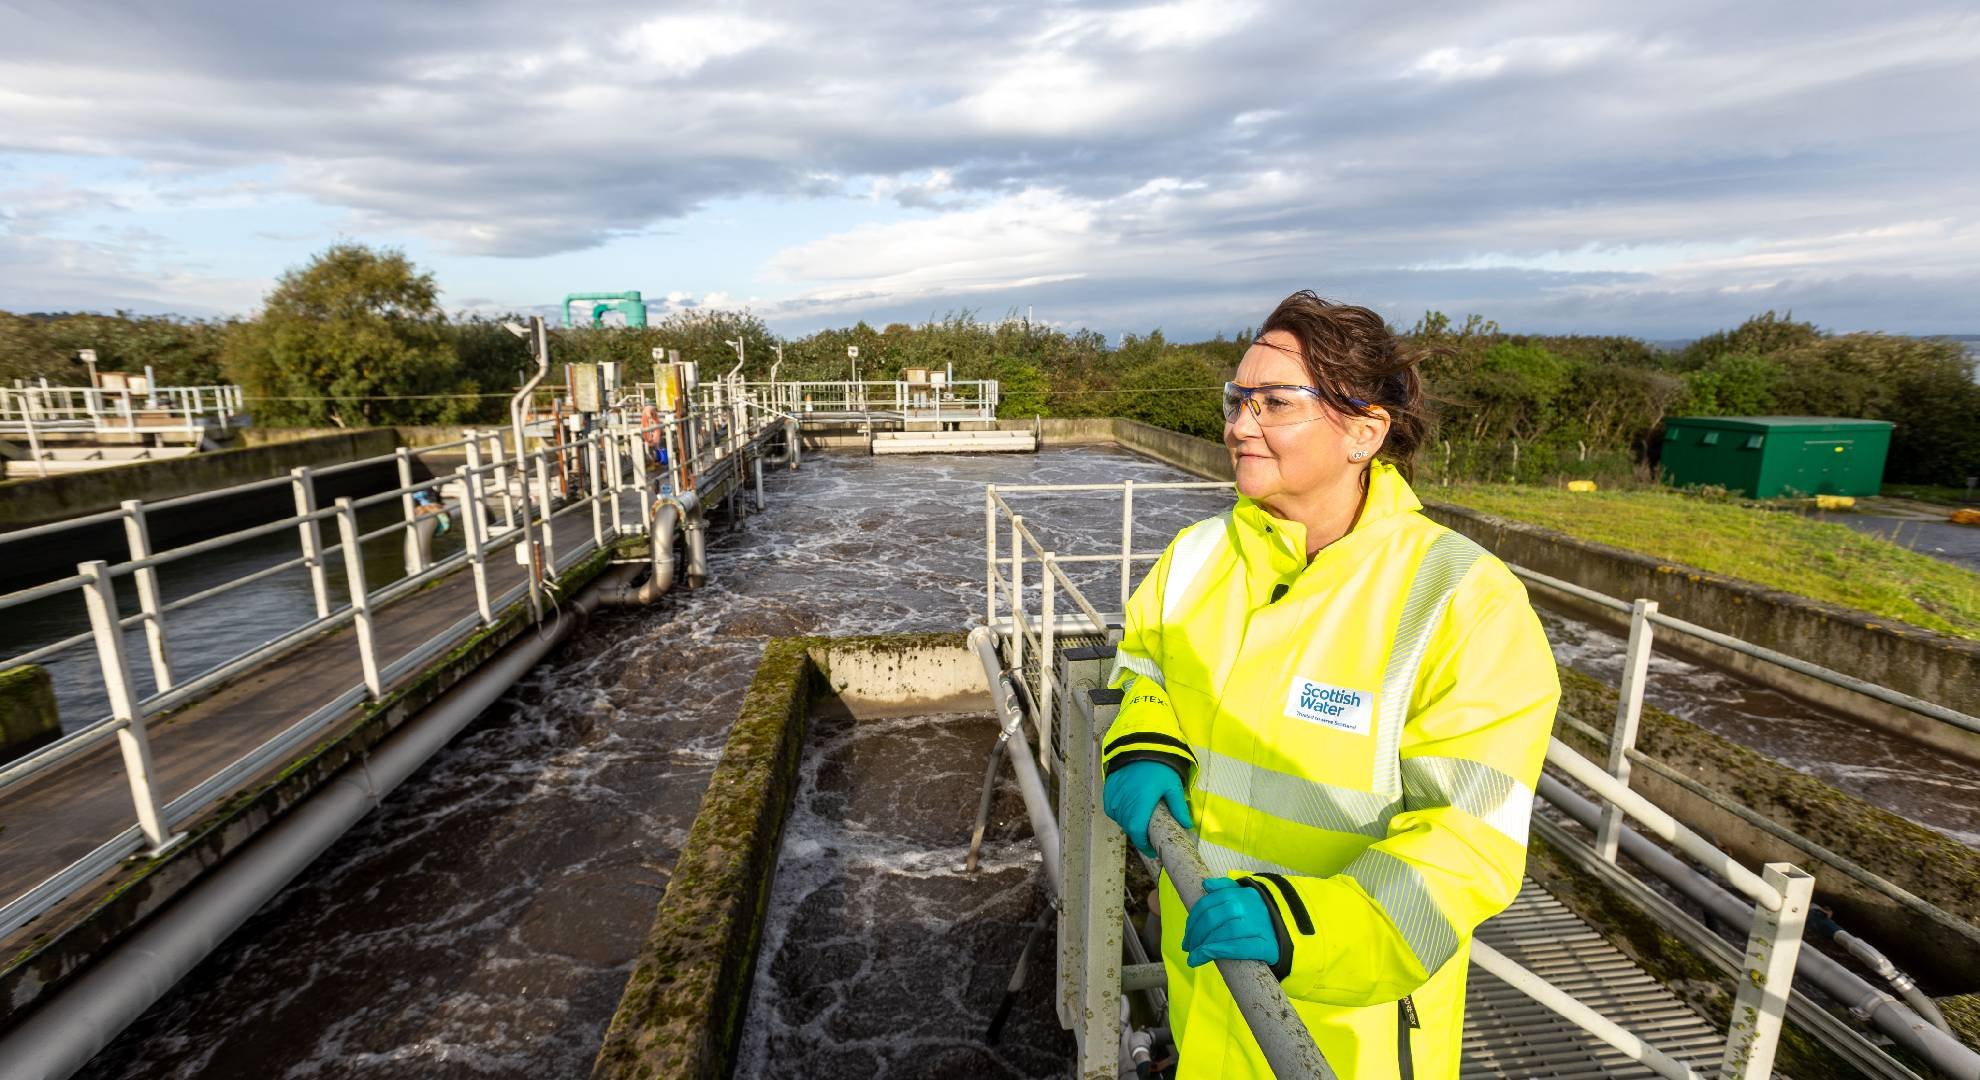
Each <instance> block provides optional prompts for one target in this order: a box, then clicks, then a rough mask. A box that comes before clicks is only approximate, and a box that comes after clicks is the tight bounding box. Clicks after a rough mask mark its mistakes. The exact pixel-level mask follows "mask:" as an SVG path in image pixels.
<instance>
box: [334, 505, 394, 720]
mask: <svg viewBox="0 0 1980 1080" xmlns="http://www.w3.org/2000/svg"><path fill="white" fill-rule="evenodd" d="M359 535H361V534H360V533H359V532H358V520H357V507H355V506H353V505H352V504H351V500H350V499H348V498H342V499H338V500H337V537H338V539H339V540H340V541H341V542H342V543H343V545H344V578H345V580H347V581H348V582H349V583H350V587H351V620H352V623H353V625H355V626H356V627H357V644H358V663H359V664H361V665H363V667H364V688H365V689H366V690H368V691H370V693H371V700H373V701H377V700H379V699H381V698H383V697H384V696H385V686H384V684H383V683H382V682H380V681H379V678H378V647H377V645H376V644H375V643H374V642H373V640H372V629H371V595H370V593H369V592H368V591H367V590H366V588H365V584H364V542H363V541H362V540H360V539H358V537H359Z"/></svg>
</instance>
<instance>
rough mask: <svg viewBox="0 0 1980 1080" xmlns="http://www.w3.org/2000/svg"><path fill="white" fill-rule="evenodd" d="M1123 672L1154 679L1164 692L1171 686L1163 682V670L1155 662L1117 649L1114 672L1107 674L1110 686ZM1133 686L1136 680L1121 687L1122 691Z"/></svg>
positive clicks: (1129, 681)
mask: <svg viewBox="0 0 1980 1080" xmlns="http://www.w3.org/2000/svg"><path fill="white" fill-rule="evenodd" d="M1123 671H1125V672H1128V673H1129V674H1131V675H1135V676H1139V677H1141V678H1145V679H1152V680H1153V681H1154V683H1155V685H1156V686H1159V687H1161V688H1162V689H1164V690H1166V689H1168V688H1169V684H1168V683H1166V682H1163V681H1162V669H1161V667H1159V666H1158V665H1157V664H1156V663H1155V661H1153V660H1150V659H1149V658H1148V657H1146V656H1137V655H1135V654H1134V653H1131V652H1129V651H1127V650H1126V649H1119V648H1117V649H1115V650H1114V670H1113V671H1110V672H1108V673H1107V683H1108V685H1110V686H1111V685H1113V682H1114V680H1115V679H1117V678H1119V677H1120V674H1121V672H1123ZM1133 685H1134V680H1132V679H1130V680H1128V681H1127V682H1126V683H1124V684H1123V685H1122V686H1121V689H1122V690H1126V689H1129V688H1130V687H1132V686H1133Z"/></svg>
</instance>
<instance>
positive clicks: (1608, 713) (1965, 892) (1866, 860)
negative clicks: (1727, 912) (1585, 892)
mask: <svg viewBox="0 0 1980 1080" xmlns="http://www.w3.org/2000/svg"><path fill="white" fill-rule="evenodd" d="M1560 676H1561V704H1560V715H1561V716H1562V717H1572V718H1576V719H1579V720H1581V721H1582V722H1583V723H1584V724H1589V725H1590V726H1592V727H1595V728H1597V729H1598V730H1599V729H1603V728H1606V727H1607V726H1608V723H1609V718H1610V717H1613V716H1615V714H1616V691H1615V689H1614V688H1613V687H1611V686H1609V685H1607V684H1606V683H1603V682H1601V681H1599V680H1597V679H1593V678H1590V677H1588V676H1587V675H1583V674H1582V673H1580V672H1578V671H1574V670H1571V669H1569V668H1566V667H1562V668H1561V669H1560ZM1554 734H1555V735H1556V736H1557V737H1558V738H1560V740H1561V741H1562V742H1565V743H1566V744H1568V746H1570V747H1572V748H1573V749H1574V750H1576V751H1578V752H1579V753H1581V754H1582V755H1584V756H1586V757H1588V758H1589V759H1590V760H1593V761H1606V760H1607V759H1608V746H1607V742H1606V740H1603V741H1600V742H1598V741H1597V740H1595V739H1592V738H1590V737H1588V736H1586V735H1584V734H1582V733H1580V732H1578V731H1576V730H1574V729H1573V728H1570V727H1568V726H1567V725H1565V724H1562V723H1558V722H1557V723H1556V726H1555V730H1554ZM1636 747H1637V749H1638V750H1640V751H1642V752H1643V753H1645V754H1647V755H1649V756H1650V757H1653V758H1656V759H1658V760H1659V761H1661V762H1663V763H1664V764H1666V765H1668V766H1670V767H1672V768H1673V769H1675V770H1677V771H1678V772H1680V773H1683V774H1684V775H1686V776H1689V777H1690V778H1692V779H1693V780H1695V781H1697V782H1698V783H1700V784H1702V785H1704V786H1705V787H1707V788H1709V789H1711V790H1713V791H1717V792H1720V793H1722V794H1724V795H1726V796H1728V797H1730V798H1731V799H1733V800H1735V801H1737V802H1739V803H1742V804H1744V805H1745V806H1747V807H1748V808H1750V809H1752V810H1754V811H1756V812H1758V813H1759V814H1760V815H1761V816H1763V817H1765V818H1768V819H1769V820H1772V821H1774V822H1775V823H1777V824H1779V825H1781V826H1783V827H1785V828H1786V829H1788V830H1789V831H1791V832H1794V833H1796V834H1799V835H1801V836H1805V837H1807V838H1808V839H1809V840H1811V841H1813V842H1815V843H1816V844H1819V845H1821V846H1823V847H1826V848H1828V849H1829V850H1830V851H1832V852H1834V853H1836V854H1837V855H1840V856H1842V857H1843V858H1844V859H1848V860H1850V861H1852V862H1855V863H1856V864H1857V865H1859V866H1862V867H1864V868H1865V869H1867V870H1869V871H1871V872H1872V873H1875V874H1877V875H1879V876H1881V877H1883V878H1885V879H1886V880H1888V881H1891V882H1893V883H1895V884H1897V885H1899V886H1901V887H1903V888H1904V889H1906V890H1908V891H1910V892H1911V893H1913V894H1914V895H1916V896H1919V897H1921V898H1922V899H1924V900H1926V901H1928V902H1930V903H1931V904H1933V905H1934V906H1936V907H1938V908H1940V909H1942V910H1944V911H1946V912H1948V913H1949V914H1951V915H1952V916H1954V917H1955V918H1958V919H1961V920H1964V921H1965V922H1967V923H1968V924H1969V925H1973V926H1976V927H1980V852H1976V851H1974V850H1973V849H1971V848H1968V847H1966V846H1965V845H1963V844H1960V843H1958V842H1957V841H1954V840H1952V839H1950V838H1949V837H1946V836H1944V835H1943V834H1941V833H1938V832H1935V831H1934V830H1932V829H1928V828H1926V827H1924V826H1923V825H1919V824H1916V823H1915V822H1912V821H1908V820H1906V819H1904V818H1902V817H1899V816H1898V815H1896V814H1893V813H1891V812H1890V811H1888V810H1884V809H1882V808H1881V807H1877V806H1873V805H1871V804H1870V803H1867V802H1865V801H1863V800H1862V799H1859V798H1857V797H1856V796H1854V795H1851V794H1849V793H1847V792H1845V791H1841V790H1838V789H1837V788H1834V787H1832V786H1830V785H1829V784H1826V783H1824V782H1823V781H1821V780H1819V779H1817V778H1815V777H1813V776H1809V775H1808V774H1806V773H1802V772H1797V771H1796V770H1794V769H1791V768H1789V767H1787V766H1785V765H1782V764H1780V763H1779V762H1776V761H1774V760H1772V759H1770V758H1768V757H1766V756H1765V755H1762V754H1759V753H1756V752H1755V751H1752V750H1749V749H1747V748H1746V747H1744V746H1740V745H1739V744H1738V743H1735V742H1732V741H1731V740H1729V739H1725V738H1723V737H1721V736H1718V735H1715V734H1713V733H1712V732H1709V731H1706V730H1705V729H1704V728H1701V727H1699V726H1698V725H1696V724H1693V723H1691V722H1690V721H1687V720H1682V719H1679V718H1678V717H1676V716H1673V715H1671V714H1670V713H1667V712H1664V711H1663V710H1661V709H1657V708H1655V707H1652V706H1649V705H1645V706H1644V707H1643V717H1642V721H1641V724H1640V727H1639V728H1638V732H1637V739H1636ZM1630 786H1631V787H1632V788H1635V789H1636V790H1638V791H1640V792H1642V793H1643V794H1644V795H1645V796H1646V797H1648V798H1649V799H1650V800H1651V801H1652V802H1655V803H1657V804H1658V805H1659V806H1662V807H1664V808H1666V809H1668V810H1670V811H1671V812H1672V813H1673V814H1675V815H1676V816H1677V817H1678V819H1679V820H1681V821H1683V822H1685V823H1686V824H1687V825H1690V826H1691V827H1692V828H1694V829H1697V830H1698V831H1699V832H1701V833H1704V834H1706V835H1707V836H1708V837H1710V838H1711V839H1712V840H1713V841H1714V842H1715V843H1717V844H1718V845H1719V846H1720V847H1721V848H1722V849H1724V850H1725V851H1727V852H1728V853H1729V854H1731V855H1732V856H1733V857H1734V858H1737V859H1738V860H1739V861H1740V862H1742V863H1745V864H1747V865H1749V866H1757V865H1759V864H1761V863H1765V862H1793V863H1795V864H1797V865H1799V866H1801V867H1802V869H1804V870H1807V871H1808V872H1810V873H1812V874H1814V875H1815V895H1816V899H1817V901H1818V902H1819V903H1822V904H1824V905H1825V906H1828V907H1832V908H1834V909H1835V911H1836V918H1837V921H1839V922H1841V923H1842V924H1843V925H1844V926H1845V927H1848V928H1849V929H1851V930H1853V931H1856V932H1858V933H1861V934H1863V936H1864V937H1865V938H1867V939H1869V940H1871V941H1874V942H1876V943H1877V946H1878V948H1880V949H1882V950H1884V951H1885V952H1886V953H1888V954H1890V955H1891V957H1892V958H1893V959H1895V960H1897V961H1898V963H1899V966H1901V967H1904V968H1906V970H1908V971H1909V972H1910V973H1911V974H1912V975H1913V976H1914V977H1917V978H1919V979H1920V980H1921V981H1922V982H1924V983H1925V984H1926V985H1928V986H1936V987H1938V988H1939V989H1941V990H1942V991H1945V992H1964V991H1971V990H1975V989H1980V948H1976V947H1975V946H1974V945H1973V943H1972V941H1971V939H1970V938H1960V937H1956V936H1954V935H1952V934H1947V933H1934V932H1927V928H1926V927H1924V926H1922V925H1921V923H1920V920H1919V917H1918V916H1917V915H1916V914H1913V913H1912V912H1911V911H1910V910H1909V909H1906V908H1903V907H1900V906H1898V905H1897V904H1896V902H1895V901H1892V900H1890V899H1889V898H1887V897H1885V896H1883V894H1881V893H1878V892H1875V891H1872V890H1871V889H1869V888H1868V887H1866V886H1864V885H1861V884H1859V883H1858V882H1856V881H1855V880H1854V879H1852V878H1850V877H1848V876H1847V875H1846V874H1845V873H1844V872H1843V871H1841V870H1838V869H1835V868H1834V867H1830V866H1827V865H1825V864H1824V863H1823V862H1822V860H1820V859H1819V858H1817V857H1816V856H1814V855H1813V854H1812V853H1810V852H1807V851H1804V850H1802V849H1801V848H1798V847H1795V846H1792V845H1790V844H1788V843H1787V842H1785V841H1782V840H1778V839H1775V838H1773V837H1771V836H1768V835H1767V834H1765V833H1762V832H1760V831H1759V830H1758V829H1755V828H1754V827H1752V826H1750V825H1748V824H1746V823H1745V822H1743V821H1741V820H1740V819H1739V818H1737V817H1735V816H1734V815H1732V814H1730V813H1728V812H1727V811H1725V810H1722V809H1720V808H1718V807H1716V806H1713V805H1712V804H1710V803H1708V802H1706V801H1705V800H1703V799H1700V798H1698V797H1697V796H1694V795H1692V794H1691V793H1689V792H1687V791H1685V790H1684V789H1682V788H1680V787H1678V786H1677V785H1675V784H1673V783H1671V782H1670V781H1668V780H1665V779H1664V778H1662V777H1659V776H1657V775H1656V774H1655V773H1653V772H1651V771H1650V770H1649V769H1647V768H1643V767H1640V766H1639V767H1638V768H1636V769H1634V770H1633V771H1632V772H1631V774H1630Z"/></svg>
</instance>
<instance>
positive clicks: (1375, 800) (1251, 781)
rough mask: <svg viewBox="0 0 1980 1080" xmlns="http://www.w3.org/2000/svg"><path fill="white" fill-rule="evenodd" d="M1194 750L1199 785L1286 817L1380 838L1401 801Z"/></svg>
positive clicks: (1202, 748)
mask: <svg viewBox="0 0 1980 1080" xmlns="http://www.w3.org/2000/svg"><path fill="white" fill-rule="evenodd" d="M1189 752H1190V753H1191V754H1194V755H1195V756H1196V765H1197V769H1196V786H1197V787H1198V788H1201V789H1202V790H1204V791H1207V792H1209V793H1210V794H1212V795H1215V796H1217V797H1218V798H1221V799H1229V800H1230V801H1232V802H1235V803H1239V804H1241V805H1243V806H1245V807H1246V808H1248V809H1250V810H1251V811H1253V812H1254V813H1259V814H1268V815H1270V816H1272V817H1275V818H1278V819H1280V820H1282V821H1290V822H1295V823H1297V824H1300V825H1308V826H1311V827H1313V828H1316V829H1326V830H1328V831H1330V832H1344V833H1356V834H1359V835H1361V836H1370V837H1374V838H1375V839H1377V840H1380V839H1382V838H1383V837H1385V836H1387V835H1388V834H1389V819H1390V818H1391V817H1393V816H1395V812H1396V810H1397V809H1398V807H1399V805H1400V804H1399V801H1398V800H1395V799H1391V798H1389V797H1387V796H1384V795H1376V794H1373V793H1370V792H1366V791H1356V790H1355V789H1353V788H1345V787H1336V786H1334V785H1333V784H1322V783H1320V782H1318V781H1315V780H1307V779H1305V778H1303V777H1298V776H1292V775H1290V774H1287V773H1282V772H1278V771H1277V770H1274V769H1267V768H1263V767H1261V766H1258V765H1253V764H1251V763H1250V762H1248V761H1242V760H1239V759H1238V758H1234V757H1231V756H1230V755H1228V754H1220V753H1218V752H1217V751H1215V750H1212V749H1210V748H1209V747H1207V746H1195V745H1192V746H1191V747H1190V748H1189Z"/></svg>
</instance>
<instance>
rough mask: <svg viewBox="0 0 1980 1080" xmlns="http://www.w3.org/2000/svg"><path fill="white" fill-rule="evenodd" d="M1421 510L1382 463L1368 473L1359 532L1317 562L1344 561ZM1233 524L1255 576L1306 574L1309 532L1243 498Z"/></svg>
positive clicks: (1412, 494) (1356, 527) (1327, 550)
mask: <svg viewBox="0 0 1980 1080" xmlns="http://www.w3.org/2000/svg"><path fill="white" fill-rule="evenodd" d="M1421 509H1423V503H1422V502H1421V501H1420V500H1418V499H1417V497H1416V492H1414V491H1412V490H1410V486H1409V481H1407V480H1404V479H1403V478H1402V474H1401V473H1399V472H1397V471H1396V467H1395V466H1394V465H1391V464H1389V463H1387V462H1384V461H1377V462H1376V463H1375V464H1374V465H1373V466H1372V467H1370V468H1369V470H1368V498H1367V501H1366V502H1365V503H1364V504H1363V505H1362V508H1361V516H1360V517H1359V518H1357V519H1355V523H1354V527H1353V528H1351V529H1349V530H1348V534H1347V535H1346V536H1343V537H1341V538H1340V539H1339V540H1336V541H1335V542H1333V543H1332V544H1329V545H1328V546H1327V547H1326V548H1324V549H1322V550H1321V551H1320V553H1319V554H1318V555H1316V556H1314V560H1313V561H1314V562H1316V563H1317V562H1319V561H1321V560H1322V559H1329V560H1331V559H1332V558H1335V557H1339V556H1338V555H1337V554H1336V553H1339V554H1340V555H1345V554H1346V553H1347V552H1350V551H1356V550H1361V549H1363V548H1365V547H1366V546H1367V545H1368V544H1370V543H1373V542H1375V541H1376V540H1378V539H1379V538H1381V537H1383V536H1386V535H1387V534H1388V533H1390V532H1392V531H1393V530H1394V529H1395V528H1396V526H1398V525H1400V524H1402V522H1403V520H1404V519H1405V518H1406V517H1407V516H1408V515H1409V514H1413V513H1415V512H1416V511H1418V510H1421ZM1231 523H1232V525H1233V526H1234V527H1235V529H1236V532H1237V539H1238V550H1239V551H1240V552H1242V553H1243V555H1244V558H1245V561H1246V562H1247V563H1248V564H1250V567H1251V570H1252V572H1254V573H1257V572H1265V573H1269V574H1270V575H1271V576H1272V577H1275V578H1278V577H1284V576H1285V575H1287V574H1289V573H1293V572H1296V571H1299V570H1303V569H1305V568H1306V565H1307V562H1306V526H1304V525H1301V524H1300V523H1299V522H1296V521H1287V520H1285V519H1284V518H1279V517H1274V516H1272V515H1271V514H1270V513H1268V512H1267V511H1266V509H1265V508H1264V507H1263V506H1260V505H1258V503H1257V502H1255V501H1253V500H1252V499H1249V498H1247V497H1245V496H1243V495H1239V496H1238V500H1237V506H1236V507H1235V508H1234V509H1233V510H1232V511H1231Z"/></svg>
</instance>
